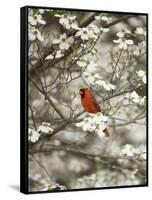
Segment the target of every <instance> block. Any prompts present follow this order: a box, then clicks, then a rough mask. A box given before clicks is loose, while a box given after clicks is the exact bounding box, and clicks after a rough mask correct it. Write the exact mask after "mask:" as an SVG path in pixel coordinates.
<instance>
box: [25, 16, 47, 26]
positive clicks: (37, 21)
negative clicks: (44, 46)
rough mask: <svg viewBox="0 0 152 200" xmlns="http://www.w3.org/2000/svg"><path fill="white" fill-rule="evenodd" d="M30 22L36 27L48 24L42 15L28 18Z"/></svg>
mask: <svg viewBox="0 0 152 200" xmlns="http://www.w3.org/2000/svg"><path fill="white" fill-rule="evenodd" d="M28 21H29V23H30V24H31V25H33V26H36V25H37V24H42V25H44V24H46V22H45V21H44V20H43V19H42V15H41V14H35V15H33V16H28Z"/></svg>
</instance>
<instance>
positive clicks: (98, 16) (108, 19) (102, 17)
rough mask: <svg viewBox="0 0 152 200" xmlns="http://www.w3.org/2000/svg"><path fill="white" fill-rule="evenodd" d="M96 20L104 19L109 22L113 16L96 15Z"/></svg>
mask: <svg viewBox="0 0 152 200" xmlns="http://www.w3.org/2000/svg"><path fill="white" fill-rule="evenodd" d="M95 20H97V21H104V22H106V23H108V22H110V21H111V20H112V18H111V17H108V16H106V15H96V16H95Z"/></svg>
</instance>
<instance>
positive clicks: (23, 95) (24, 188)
mask: <svg viewBox="0 0 152 200" xmlns="http://www.w3.org/2000/svg"><path fill="white" fill-rule="evenodd" d="M29 8H36V9H54V10H56V9H57V10H67V11H69V10H70V11H81V12H96V13H98V12H106V13H116V14H127V15H132V14H133V15H143V16H145V17H146V28H147V41H146V51H147V54H146V67H147V69H146V70H147V83H146V95H147V99H146V105H147V113H146V120H147V126H146V129H147V131H146V132H147V136H146V150H147V160H146V182H145V184H142V185H130V186H129V185H126V186H124V185H123V186H112V187H102V188H83V189H67V190H64V191H63V190H52V191H34V192H31V191H28V145H29V144H28V9H29ZM20 45H21V48H20V86H21V87H20V102H21V106H20V192H22V193H24V194H36V193H51V192H68V191H70V192H71V191H83V190H101V189H115V188H116V189H118V188H129V187H144V186H148V13H134V12H123V11H122V12H117V11H105V10H90V9H77V8H59V7H45V6H44V7H43V6H24V7H22V8H21V9H20Z"/></svg>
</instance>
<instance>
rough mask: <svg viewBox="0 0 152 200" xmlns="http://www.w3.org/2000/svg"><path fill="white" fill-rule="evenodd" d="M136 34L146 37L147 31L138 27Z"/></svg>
mask: <svg viewBox="0 0 152 200" xmlns="http://www.w3.org/2000/svg"><path fill="white" fill-rule="evenodd" d="M135 34H137V35H146V31H145V30H144V28H142V27H137V28H136V30H135Z"/></svg>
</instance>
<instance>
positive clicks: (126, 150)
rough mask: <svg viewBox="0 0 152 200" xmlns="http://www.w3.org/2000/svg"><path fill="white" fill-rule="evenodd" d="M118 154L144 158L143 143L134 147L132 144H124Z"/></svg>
mask: <svg viewBox="0 0 152 200" xmlns="http://www.w3.org/2000/svg"><path fill="white" fill-rule="evenodd" d="M120 154H121V155H124V156H134V157H137V158H141V159H143V160H146V148H145V146H143V145H140V146H138V147H136V146H134V145H133V144H125V145H124V146H123V147H122V149H121V151H120Z"/></svg>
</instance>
